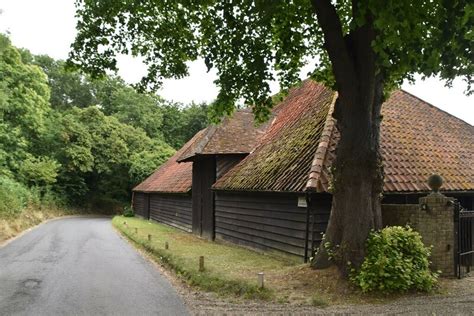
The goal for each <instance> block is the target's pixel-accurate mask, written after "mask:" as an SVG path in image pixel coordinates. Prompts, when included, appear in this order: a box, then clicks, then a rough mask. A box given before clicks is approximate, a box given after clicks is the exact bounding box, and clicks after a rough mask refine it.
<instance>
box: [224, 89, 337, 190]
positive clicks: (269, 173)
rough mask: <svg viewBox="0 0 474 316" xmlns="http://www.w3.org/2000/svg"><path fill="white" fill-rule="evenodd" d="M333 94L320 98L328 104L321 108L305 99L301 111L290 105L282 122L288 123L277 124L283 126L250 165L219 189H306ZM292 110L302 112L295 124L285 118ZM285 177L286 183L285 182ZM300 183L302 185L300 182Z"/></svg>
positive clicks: (249, 158) (283, 115)
mask: <svg viewBox="0 0 474 316" xmlns="http://www.w3.org/2000/svg"><path fill="white" fill-rule="evenodd" d="M332 96H333V93H332V92H329V93H326V94H324V93H323V94H322V95H320V96H319V97H320V99H321V100H323V101H324V102H323V103H322V104H321V105H320V106H317V104H313V102H314V101H315V100H313V99H312V98H310V100H311V102H309V100H302V102H307V103H308V104H303V105H299V107H300V108H297V109H292V104H291V103H290V104H288V105H286V106H285V107H288V109H287V110H285V112H284V111H283V110H282V112H280V114H279V116H281V118H280V120H288V121H287V122H278V121H277V122H276V123H275V126H277V124H281V123H283V124H282V126H280V127H274V129H277V128H278V129H279V130H272V129H270V130H269V131H268V132H267V133H273V135H270V136H269V139H268V141H266V142H265V143H264V144H263V145H261V146H260V147H258V148H257V149H256V151H255V152H254V153H252V154H251V155H250V156H249V157H248V158H247V160H246V163H244V164H242V165H241V166H240V167H238V168H237V169H236V170H235V171H234V172H233V173H232V174H231V175H230V176H229V177H227V178H226V179H225V181H224V182H222V183H220V184H219V188H225V189H254V190H276V191H280V190H281V191H284V190H285V189H287V188H288V187H289V186H290V185H291V186H292V187H294V185H295V182H296V184H297V185H298V184H299V186H300V187H301V189H303V186H304V185H305V184H306V181H307V179H306V177H307V174H308V172H309V170H310V168H311V162H312V159H313V156H314V153H315V152H316V149H317V147H318V144H319V139H320V137H321V134H322V131H323V129H324V124H325V122H326V117H327V115H328V111H329V108H330V104H331V102H332V99H333V98H332ZM292 110H294V111H299V112H300V113H298V115H296V116H295V117H294V118H293V119H294V121H291V120H290V118H287V117H285V115H286V114H291V113H289V112H291V111H292ZM287 112H288V113H287ZM282 178H284V179H285V180H282ZM297 181H299V182H300V183H297Z"/></svg>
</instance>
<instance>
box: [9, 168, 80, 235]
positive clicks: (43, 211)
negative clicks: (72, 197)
mask: <svg viewBox="0 0 474 316" xmlns="http://www.w3.org/2000/svg"><path fill="white" fill-rule="evenodd" d="M0 201H1V203H0V243H1V242H3V241H5V240H7V239H9V238H11V237H14V236H16V235H17V234H19V233H20V232H22V231H24V230H25V229H28V228H30V227H32V226H35V225H37V224H39V223H41V222H43V221H44V220H47V219H50V218H54V217H59V216H63V215H72V214H76V213H77V212H78V211H77V210H73V209H70V208H67V207H65V205H64V202H63V201H61V199H59V198H58V197H57V195H55V194H54V193H53V192H51V191H49V190H40V189H39V188H36V187H32V188H28V187H26V186H25V185H23V184H21V183H19V182H16V181H14V180H12V179H10V178H8V177H5V176H0Z"/></svg>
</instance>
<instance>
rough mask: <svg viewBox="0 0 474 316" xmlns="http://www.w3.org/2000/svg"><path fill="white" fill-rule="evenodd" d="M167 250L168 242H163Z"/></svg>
mask: <svg viewBox="0 0 474 316" xmlns="http://www.w3.org/2000/svg"><path fill="white" fill-rule="evenodd" d="M168 248H169V245H168V242H167V241H166V242H165V249H166V250H168Z"/></svg>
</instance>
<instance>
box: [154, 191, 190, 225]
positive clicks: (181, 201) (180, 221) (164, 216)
mask: <svg viewBox="0 0 474 316" xmlns="http://www.w3.org/2000/svg"><path fill="white" fill-rule="evenodd" d="M150 219H153V220H155V221H157V222H161V223H164V224H168V225H170V226H173V227H176V228H179V229H182V230H185V231H188V232H190V231H191V228H192V199H191V195H190V194H165V193H161V194H160V193H153V194H150Z"/></svg>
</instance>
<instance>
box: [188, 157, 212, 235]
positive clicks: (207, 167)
mask: <svg viewBox="0 0 474 316" xmlns="http://www.w3.org/2000/svg"><path fill="white" fill-rule="evenodd" d="M215 181H216V160H215V157H214V156H209V157H200V158H198V159H196V160H194V162H193V188H192V194H193V233H194V234H196V235H199V236H202V237H205V238H208V239H211V240H212V239H214V193H213V192H212V189H211V187H212V185H213V184H214V182H215Z"/></svg>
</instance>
